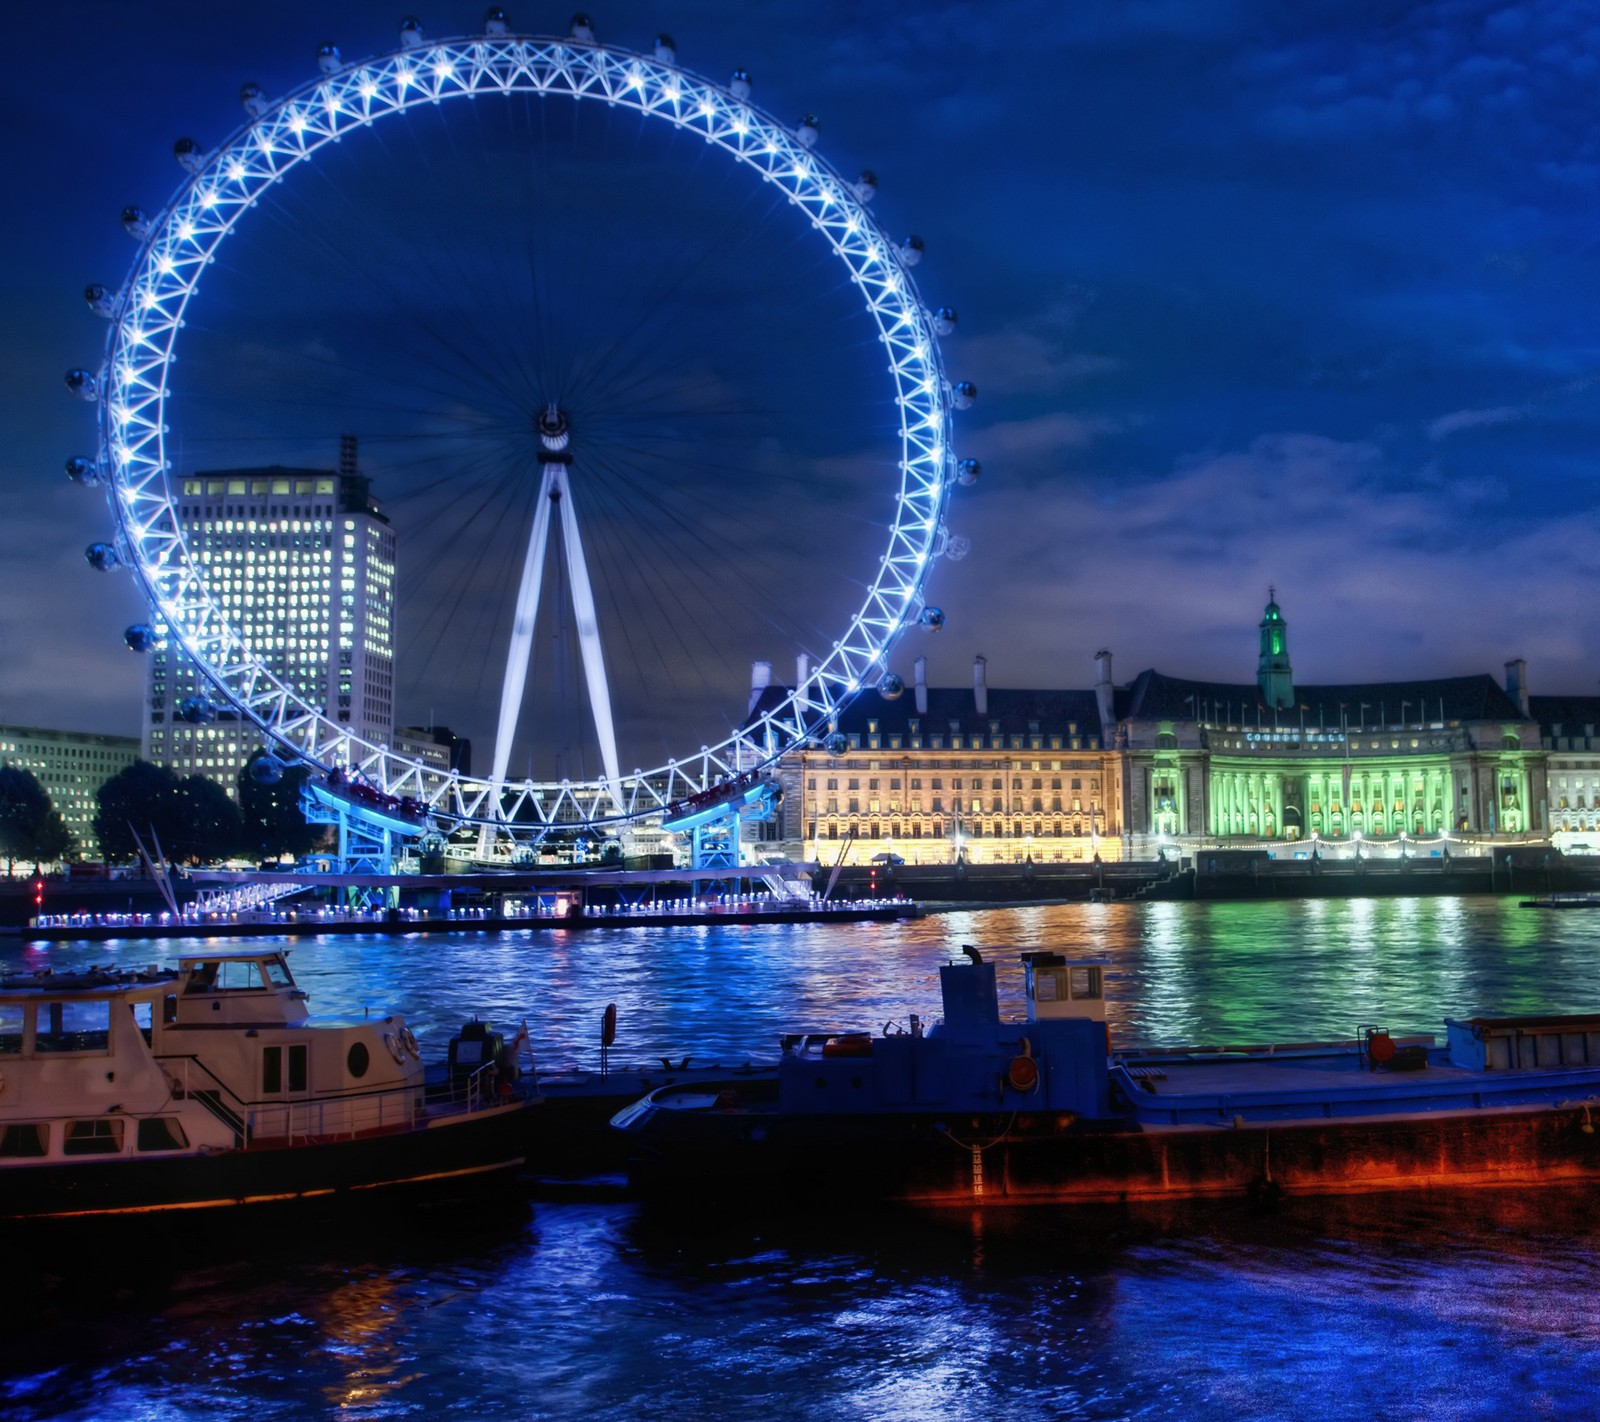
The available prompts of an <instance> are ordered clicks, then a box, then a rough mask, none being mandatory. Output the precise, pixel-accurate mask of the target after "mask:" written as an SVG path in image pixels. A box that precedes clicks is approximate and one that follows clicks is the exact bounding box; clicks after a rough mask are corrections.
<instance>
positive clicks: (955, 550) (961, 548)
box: [944, 533, 972, 563]
mask: <svg viewBox="0 0 1600 1422" xmlns="http://www.w3.org/2000/svg"><path fill="white" fill-rule="evenodd" d="M970 552H972V540H971V539H970V538H967V537H964V536H963V535H962V534H959V533H952V534H951V535H950V537H949V538H948V539H946V540H945V545H944V556H945V557H946V558H948V559H949V560H950V561H951V562H952V563H959V562H960V561H961V560H962V559H963V558H965V557H966V556H967V554H969V553H970Z"/></svg>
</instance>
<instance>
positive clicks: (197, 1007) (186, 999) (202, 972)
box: [168, 948, 309, 1027]
mask: <svg viewBox="0 0 1600 1422" xmlns="http://www.w3.org/2000/svg"><path fill="white" fill-rule="evenodd" d="M178 976H179V979H180V985H179V990H178V997H177V1002H176V1004H175V1012H174V1015H173V1017H171V1018H169V1019H168V1020H169V1021H171V1022H173V1023H174V1025H176V1026H178V1027H215V1026H219V1025H221V1024H224V1023H226V1024H227V1025H229V1026H234V1025H238V1024H244V1025H248V1026H266V1025H268V1024H272V1025H278V1026H290V1025H293V1024H296V1023H300V1022H303V1021H305V1019H306V1017H307V1015H308V1009H307V1006H306V1004H307V1002H308V1001H309V995H308V994H307V993H305V992H304V991H302V990H301V989H300V988H298V987H296V986H295V981H294V974H293V973H291V972H290V971H289V963H288V960H287V959H286V958H285V957H284V955H283V953H282V952H279V951H274V950H271V949H266V950H263V949H259V948H258V949H248V948H244V949H231V950H222V951H218V950H212V951H210V952H206V953H184V954H180V955H179V958H178Z"/></svg>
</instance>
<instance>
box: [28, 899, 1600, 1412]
mask: <svg viewBox="0 0 1600 1422" xmlns="http://www.w3.org/2000/svg"><path fill="white" fill-rule="evenodd" d="M964 943H972V944H976V945H978V946H979V947H981V948H982V949H983V950H984V951H985V953H986V955H987V956H990V957H993V958H994V959H995V960H996V961H998V962H999V963H1000V964H1001V995H1002V1005H1003V1006H1004V1007H1005V1008H1006V1009H1008V1010H1010V1011H1012V1012H1015V1013H1018V1014H1020V1012H1021V1010H1022V1003H1021V974H1020V969H1018V968H1017V967H1016V965H1015V951H1014V950H1020V949H1024V948H1036V947H1050V948H1054V949H1058V950H1060V951H1064V952H1067V953H1069V954H1081V955H1083V956H1086V957H1094V958H1098V959H1101V960H1103V961H1106V962H1108V963H1109V964H1110V965H1111V969H1110V973H1109V975H1108V982H1109V989H1110V992H1111V994H1112V995H1113V999H1114V1000H1113V1002H1112V1004H1111V1008H1110V1015H1111V1024H1112V1032H1113V1036H1114V1038H1115V1040H1116V1041H1117V1042H1118V1043H1121V1044H1133V1043H1142V1044H1149V1045H1163V1044H1166V1045H1172V1044H1179V1043H1185V1042H1189V1043H1194V1042H1208V1043H1227V1042H1243V1041H1264V1040H1275V1041H1280V1042H1282V1041H1295V1040H1307V1039H1315V1038H1327V1037H1332V1036H1343V1037H1348V1036H1350V1035H1352V1034H1353V1032H1354V1030H1355V1028H1356V1027H1357V1026H1358V1025H1360V1024H1367V1023H1372V1024H1378V1025H1381V1026H1385V1027H1387V1028H1389V1029H1390V1030H1391V1031H1393V1032H1396V1033H1400V1032H1413V1031H1422V1032H1428V1031H1432V1032H1441V1031H1442V1020H1443V1018H1444V1017H1445V1016H1447V1015H1448V1016H1460V1015H1467V1014H1472V1013H1476V1012H1491V1013H1532V1012H1541V1011H1580V1010H1586V1011H1600V913H1597V914H1589V913H1582V912H1573V913H1550V912H1547V911H1537V910H1528V909H1518V908H1517V907H1516V905H1515V903H1514V901H1511V900H1505V899H1500V900H1495V899H1488V898H1479V899H1412V900H1403V899H1396V900H1350V901H1316V902H1289V903H1285V902H1273V903H1250V904H1224V903H1202V904H1187V903H1152V904H1126V905H1123V904H1112V905H1081V904H1078V905H1061V906H1049V907H1036V908H1026V909H1016V910H1008V909H991V910H985V911H979V912H964V913H952V914H942V915H934V916H930V917H928V918H925V919H922V920H919V921H916V922H910V923H903V924H893V925H864V926H843V927H840V926H835V927H795V926H782V925H774V926H770V927H765V928H749V927H727V928H718V929H683V930H650V929H643V928H641V929H628V930H618V931H614V932H613V931H579V932H573V931H570V930H551V929H542V930H529V931H522V932H511V933H504V934H474V933H463V934H459V935H452V936H434V935H426V936H424V935H411V936H397V937H384V936H376V935H374V936H372V937H364V938H343V937H340V938H329V939H325V940H314V939H301V940H297V941H296V942H295V943H294V945H293V951H292V957H291V963H292V965H293V967H294V969H295V973H296V976H297V977H298V979H299V980H300V982H301V984H302V986H304V987H306V988H308V989H309V990H310V992H311V994H312V1008H313V1011H322V1012H347V1011H360V1010H361V1009H363V1008H366V1007H378V1006H392V1007H398V1008H402V1009H404V1010H405V1011H406V1012H407V1013H408V1015H409V1017H410V1020H411V1022H412V1024H413V1026H414V1027H415V1028H416V1030H417V1033H418V1035H419V1037H421V1038H422V1039H423V1043H424V1052H425V1055H433V1054H434V1053H436V1052H439V1051H441V1050H442V1047H443V1044H444V1042H445V1041H446V1040H447V1038H448V1037H449V1035H450V1034H451V1033H452V1032H453V1031H454V1030H455V1029H456V1028H457V1027H458V1026H459V1024H460V1023H461V1021H462V1020H464V1019H465V1018H466V1017H468V1016H470V1015H472V1014H473V1013H474V1012H476V1013H479V1014H481V1015H483V1016H485V1017H487V1018H489V1019H491V1020H492V1021H494V1022H495V1023H496V1024H497V1025H509V1024H515V1023H518V1022H520V1021H521V1020H523V1019H524V1018H526V1020H527V1022H528V1024H529V1028H530V1032H531V1033H532V1036H533V1039H534V1042H535V1045H536V1048H537V1051H538V1057H539V1062H540V1066H541V1068H555V1067H561V1066H568V1065H572V1066H594V1065H596V1064H597V1061H598V1055H599V1023H600V1015H601V1013H602V1011H603V1010H604V1008H605V1006H606V1004H607V1003H611V1002H615V1003H616V1004H617V1007H618V1012H619V1018H620V1030H619V1035H618V1045H617V1047H616V1048H615V1049H614V1054H613V1061H614V1063H617V1064H621V1063H624V1062H628V1061H639V1062H646V1061H650V1060H653V1059H654V1058H656V1057H659V1056H662V1055H669V1054H670V1055H671V1056H672V1057H673V1058H674V1059H677V1058H680V1057H682V1056H684V1055H686V1054H687V1055H692V1056H693V1057H694V1058H695V1059H696V1060H703V1061H721V1062H722V1063H723V1064H725V1065H731V1064H733V1063H736V1062H741V1061H744V1060H747V1059H751V1060H762V1059H770V1058H771V1057H772V1056H773V1055H774V1052H775V1043H776V1039H777V1037H778V1036H779V1035H780V1034H781V1033H783V1032H785V1031H794V1030H841V1031H843V1030H872V1031H879V1030H881V1029H882V1028H883V1026H884V1024H885V1023H888V1022H891V1021H893V1022H900V1023H904V1022H905V1020H906V1018H907V1016H908V1014H909V1013H911V1012H916V1013H919V1014H920V1015H921V1016H922V1017H923V1018H924V1019H927V1018H931V1017H937V1015H938V975H937V970H938V966H939V965H940V964H941V963H943V962H946V961H949V960H950V959H951V957H952V956H956V955H959V952H960V945H962V944H964ZM175 947H176V945H173V944H155V943H127V944H110V945H108V944H82V945H70V944H68V945H53V946H51V947H49V948H48V949H46V948H43V947H37V946H36V947H18V946H17V945H15V944H13V945H11V946H9V947H8V948H6V949H5V950H4V952H3V953H0V962H3V964H4V966H6V967H8V968H10V967H28V968H34V967H42V966H46V965H52V966H55V967H56V968H58V969H59V968H61V967H63V966H81V965H84V964H87V963H105V962H108V961H111V962H116V963H118V964H121V965H124V966H126V965H130V964H138V963H144V962H151V961H162V960H166V959H169V958H170V957H171V955H172V953H173V952H174V951H175ZM430 1047H431V1048H432V1049H433V1051H432V1052H430V1051H429V1048H430ZM126 1243H127V1248H126V1250H125V1251H124V1249H122V1248H121V1247H120V1246H119V1244H117V1243H111V1244H109V1245H107V1246H102V1248H101V1249H100V1250H99V1251H98V1252H97V1253H95V1254H93V1255H92V1256H89V1257H84V1256H82V1255H80V1254H73V1255H70V1256H69V1255H63V1256H61V1257H60V1258H52V1257H46V1258H45V1259H43V1260H29V1261H28V1262H27V1265H26V1267H25V1268H17V1267H8V1269H7V1275H8V1277H7V1280H6V1288H5V1299H6V1303H5V1306H4V1309H3V1310H0V1318H4V1319H5V1327H4V1328H3V1329H0V1416H4V1417H5V1418H7V1419H13V1418H14V1419H19V1422H21V1419H35V1418H92V1417H93V1418H98V1417H116V1418H125V1419H151V1422H155V1419H161V1422H166V1419H186V1418H191V1417H192V1418H200V1417H208V1418H209V1417H232V1416H236V1417H241V1418H249V1419H251V1422H264V1419H275V1418H285V1419H288V1418H309V1417H331V1416H334V1415H338V1416H342V1417H353V1418H390V1417H395V1418H413V1417H415V1418H429V1419H437V1418H443V1417H445V1416H451V1417H457V1416H458V1417H461V1418H463V1419H469V1422H479V1419H495V1418H529V1419H544V1418H586V1417H598V1416H601V1415H614V1416H619V1417H626V1418H628V1419H630V1422H632V1419H700V1418H703V1419H721V1418H728V1419H736V1418H753V1417H765V1416H772V1417H782V1418H784V1419H786V1422H787V1419H827V1422H836V1419H840V1418H858V1419H900V1418H905V1419H991V1418H992V1419H1013V1418H1015V1419H1023V1418H1027V1419H1042V1418H1043V1419H1049V1418H1097V1419H1098V1418H1106V1419H1110V1418H1172V1419H1209V1418H1217V1419H1254V1418H1261V1419H1276V1418H1287V1417H1296V1418H1302V1419H1318V1418H1329V1419H1334V1418H1337V1419H1343V1418H1351V1419H1357V1418H1359V1419H1366V1418H1371V1417H1375V1416H1382V1417H1390V1418H1424V1417H1425V1418H1430V1419H1432V1418H1438V1419H1455V1418H1480V1417H1483V1418H1487V1417H1507V1416H1517V1417H1560V1418H1567V1417H1574V1418H1576V1417H1594V1416H1597V1415H1600V1208H1597V1206H1596V1204H1595V1202H1593V1201H1592V1200H1591V1198H1590V1196H1589V1195H1588V1194H1587V1193H1584V1192H1570V1193H1569V1192H1544V1193H1540V1194H1535V1195H1530V1196H1527V1197H1517V1196H1515V1195H1509V1194H1506V1195H1500V1194H1494V1195H1486V1196H1482V1197H1478V1198H1474V1199H1471V1200H1466V1201H1462V1200H1459V1199H1457V1200H1450V1201H1439V1200H1429V1199H1425V1198H1422V1199H1411V1198H1407V1199H1400V1200H1379V1201H1375V1202H1359V1203H1354V1204H1351V1203H1344V1204H1341V1203H1338V1202H1334V1203H1329V1202H1317V1203H1315V1204H1310V1203H1308V1204H1290V1205H1288V1206H1286V1207H1284V1208H1282V1209H1280V1210H1278V1211H1276V1212H1274V1213H1271V1214H1258V1213H1253V1212H1252V1211H1250V1210H1249V1209H1248V1208H1246V1207H1244V1206H1242V1205H1240V1206H1232V1205H1229V1206H1214V1207H1209V1208H1206V1209H1204V1210H1195V1211H1190V1212H1186V1213H1184V1214H1175V1215H1169V1216H1162V1217H1143V1218H1137V1219H1127V1218H1122V1217H1112V1216H1103V1217H1094V1218H1090V1219H1085V1218H1083V1217H1072V1216H1070V1215H1065V1214H1060V1213H1057V1212H1053V1211H1048V1210H1042V1211H1027V1212H1019V1213H1018V1214H1016V1215H1013V1216H1010V1217H1005V1216H994V1215H991V1216H988V1217H983V1218H978V1217H961V1218H955V1219H952V1218H943V1219H937V1220H929V1219H923V1218H920V1217H910V1216H907V1215H904V1214H899V1213H896V1212H876V1211H874V1212H861V1211H856V1210H852V1209H850V1208H848V1207H846V1206H844V1205H842V1204H840V1203H839V1202H836V1201H831V1200H818V1201H817V1202H816V1208H815V1210H814V1211H806V1212H802V1213H798V1214H788V1215H785V1216H782V1217H777V1216H771V1215H766V1214H763V1213H762V1212H760V1211H759V1210H757V1211H755V1212H754V1213H753V1214H752V1215H751V1216H750V1217H748V1218H746V1217H740V1218H738V1219H718V1218H710V1217H684V1216H681V1215H678V1216H672V1217H661V1216H658V1215H656V1214H653V1213H651V1212H649V1211H645V1210H642V1209H641V1208H640V1207H638V1206H637V1205H636V1204H634V1203H632V1202H630V1201H628V1200H626V1199H625V1198H622V1197H621V1196H620V1195H619V1194H617V1193H614V1192H607V1191H598V1192H582V1191H568V1192H545V1193H540V1194H536V1195H535V1196H534V1197H533V1198H531V1199H530V1200H529V1201H528V1202H526V1203H521V1202H518V1203H516V1204H514V1205H513V1206H512V1207H510V1208H509V1209H499V1210H492V1211H488V1212H485V1211H483V1210H478V1209H473V1210H469V1211H460V1210H444V1211H441V1210H433V1211H428V1212H425V1213H417V1214H413V1215H410V1216H406V1217H401V1218H389V1217H382V1216H380V1217H376V1218H372V1219H365V1220H357V1221H352V1222H348V1223H346V1224H345V1225H344V1226H343V1227H341V1228H340V1229H339V1230H338V1231H337V1232H336V1233H330V1232H329V1231H327V1230H317V1231H308V1232H300V1231H295V1232H292V1233H286V1232H285V1231H283V1230H282V1228H281V1227H279V1226H276V1225H274V1226H273V1227H272V1228H271V1229H270V1231H269V1230H263V1229H261V1228H259V1227H257V1226H254V1225H252V1224H251V1223H249V1222H247V1221H239V1222H238V1223H237V1224H233V1223H232V1222H229V1223H225V1224H224V1225H223V1226H222V1227H221V1228H220V1229H217V1228H213V1229H212V1230H211V1231H210V1232H209V1233H208V1235H207V1237H206V1238H205V1240H204V1242H203V1243H202V1244H200V1245H197V1246H194V1247H190V1246H188V1245H186V1244H184V1243H182V1242H180V1239H179V1236H178V1235H177V1234H176V1233H174V1234H172V1235H171V1236H164V1237H162V1238H161V1240H160V1242H159V1245H158V1246H157V1247H152V1245H153V1244H154V1243H155V1242H154V1241H152V1240H150V1239H142V1240H135V1239H132V1238H129V1239H128V1240H127V1241H126Z"/></svg>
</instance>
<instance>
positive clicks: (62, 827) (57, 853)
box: [33, 805, 78, 869]
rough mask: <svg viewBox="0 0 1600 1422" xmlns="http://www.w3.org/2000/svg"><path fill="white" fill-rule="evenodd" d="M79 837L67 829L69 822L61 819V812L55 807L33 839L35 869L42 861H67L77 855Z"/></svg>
mask: <svg viewBox="0 0 1600 1422" xmlns="http://www.w3.org/2000/svg"><path fill="white" fill-rule="evenodd" d="M77 850H78V840H77V836H76V835H74V834H73V833H72V831H71V830H69V829H68V828H67V822H66V821H65V820H64V819H62V818H61V811H60V810H58V809H56V807H55V806H54V805H52V806H51V807H50V813H49V814H48V815H46V816H45V817H44V819H43V821H41V823H40V825H39V828H38V830H37V831H36V832H35V833H34V838H33V867H34V868H35V869H37V868H38V867H39V861H40V860H41V859H66V858H69V857H73V856H75V855H76V854H77Z"/></svg>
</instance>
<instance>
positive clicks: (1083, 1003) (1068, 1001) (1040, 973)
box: [1022, 953, 1106, 1022]
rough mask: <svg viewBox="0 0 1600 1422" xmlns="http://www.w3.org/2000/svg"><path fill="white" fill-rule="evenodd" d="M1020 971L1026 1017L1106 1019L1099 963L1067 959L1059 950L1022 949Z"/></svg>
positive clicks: (1031, 1018) (1060, 1019)
mask: <svg viewBox="0 0 1600 1422" xmlns="http://www.w3.org/2000/svg"><path fill="white" fill-rule="evenodd" d="M1022 971H1023V976H1024V981H1025V985H1026V988H1027V994H1028V1021H1030V1022H1059V1021H1062V1020H1066V1019H1074V1020H1081V1021H1088V1022H1104V1021H1105V1020H1106V994H1105V968H1104V966H1103V965H1102V964H1100V963H1070V962H1068V961H1067V960H1066V959H1065V958H1063V957H1062V956H1061V955H1060V954H1059V953H1024V954H1023V955H1022Z"/></svg>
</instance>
